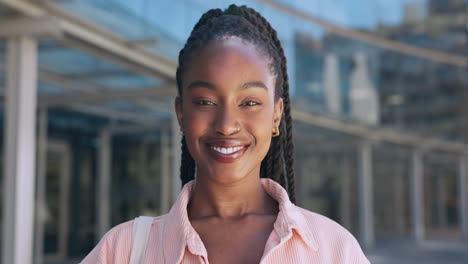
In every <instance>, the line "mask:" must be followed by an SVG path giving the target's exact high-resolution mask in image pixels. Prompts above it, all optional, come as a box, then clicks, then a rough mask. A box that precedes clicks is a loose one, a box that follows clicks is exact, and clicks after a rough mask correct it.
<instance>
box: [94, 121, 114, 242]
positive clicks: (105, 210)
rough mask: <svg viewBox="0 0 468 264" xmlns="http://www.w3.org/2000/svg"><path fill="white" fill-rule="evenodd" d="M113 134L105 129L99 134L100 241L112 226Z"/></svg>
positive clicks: (97, 227) (98, 204)
mask: <svg viewBox="0 0 468 264" xmlns="http://www.w3.org/2000/svg"><path fill="white" fill-rule="evenodd" d="M111 144H112V135H111V132H110V131H109V130H108V129H103V130H102V131H101V133H100V135H99V149H98V186H97V188H96V199H97V206H96V209H97V210H96V216H97V226H96V229H97V230H96V233H97V234H98V236H97V237H96V239H97V240H98V241H99V240H100V238H101V236H102V235H104V234H105V233H106V232H107V231H108V230H109V228H110V227H111V218H110V217H111V197H110V196H111V165H112V164H111V157H112V156H111V155H112V145H111Z"/></svg>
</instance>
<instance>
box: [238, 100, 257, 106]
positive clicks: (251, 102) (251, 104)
mask: <svg viewBox="0 0 468 264" xmlns="http://www.w3.org/2000/svg"><path fill="white" fill-rule="evenodd" d="M257 105H261V103H259V102H256V101H252V100H249V101H247V102H245V103H243V104H241V106H257Z"/></svg>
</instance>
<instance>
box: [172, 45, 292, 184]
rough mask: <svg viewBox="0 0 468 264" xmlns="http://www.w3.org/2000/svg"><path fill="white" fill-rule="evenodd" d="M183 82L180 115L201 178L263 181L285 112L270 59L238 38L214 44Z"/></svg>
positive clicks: (196, 60)
mask: <svg viewBox="0 0 468 264" xmlns="http://www.w3.org/2000/svg"><path fill="white" fill-rule="evenodd" d="M182 80H183V81H182V89H183V90H182V91H183V92H182V94H183V95H182V98H177V99H176V103H175V104H176V112H177V117H178V120H179V124H180V126H181V128H182V131H183V133H184V135H185V138H186V142H187V146H188V149H189V151H190V154H191V155H192V157H193V158H194V160H195V162H196V164H197V177H199V178H200V177H209V178H210V179H211V180H214V181H217V182H221V183H232V182H235V181H239V180H241V179H244V178H245V177H249V176H251V177H258V176H259V173H260V165H261V162H262V160H263V158H264V157H265V156H266V154H267V152H268V149H269V147H270V143H271V137H272V131H273V129H274V128H275V127H278V126H279V123H280V119H281V114H282V111H283V101H282V99H279V100H275V99H274V97H275V96H274V95H275V92H274V90H275V81H276V77H275V76H274V74H273V73H272V72H271V70H270V66H269V61H268V59H267V58H266V57H265V56H264V55H262V54H261V53H260V52H259V51H258V50H257V49H256V47H255V46H254V45H253V44H250V43H247V42H245V41H243V40H241V39H239V38H237V37H231V38H227V39H222V40H214V41H211V42H209V43H208V45H205V46H204V47H202V48H201V49H199V50H198V51H196V52H195V53H194V54H193V55H192V57H191V59H190V61H189V62H188V64H187V66H186V69H185V72H184V75H183V78H182Z"/></svg>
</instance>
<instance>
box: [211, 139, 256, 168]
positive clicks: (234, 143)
mask: <svg viewBox="0 0 468 264" xmlns="http://www.w3.org/2000/svg"><path fill="white" fill-rule="evenodd" d="M205 146H206V148H207V150H208V153H209V155H210V156H211V157H212V158H213V159H214V160H216V161H218V162H222V163H232V162H235V161H236V160H238V159H239V158H240V157H242V155H243V154H244V153H245V151H246V150H247V148H248V147H249V144H247V143H243V142H242V141H241V140H226V139H216V140H209V141H207V142H206V144H205ZM215 148H216V149H218V150H215ZM228 150H229V152H227V153H222V152H220V151H228Z"/></svg>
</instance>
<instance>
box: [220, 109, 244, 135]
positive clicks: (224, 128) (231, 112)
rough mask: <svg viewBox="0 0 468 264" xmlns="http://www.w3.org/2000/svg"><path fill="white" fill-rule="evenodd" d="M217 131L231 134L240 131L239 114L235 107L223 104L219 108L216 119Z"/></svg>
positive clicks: (222, 133)
mask: <svg viewBox="0 0 468 264" xmlns="http://www.w3.org/2000/svg"><path fill="white" fill-rule="evenodd" d="M215 130H216V133H218V134H221V135H224V136H230V135H234V134H236V133H238V132H239V131H240V123H239V115H238V113H237V110H236V109H234V107H230V106H223V107H220V108H219V111H218V113H217V115H216V121H215Z"/></svg>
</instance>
